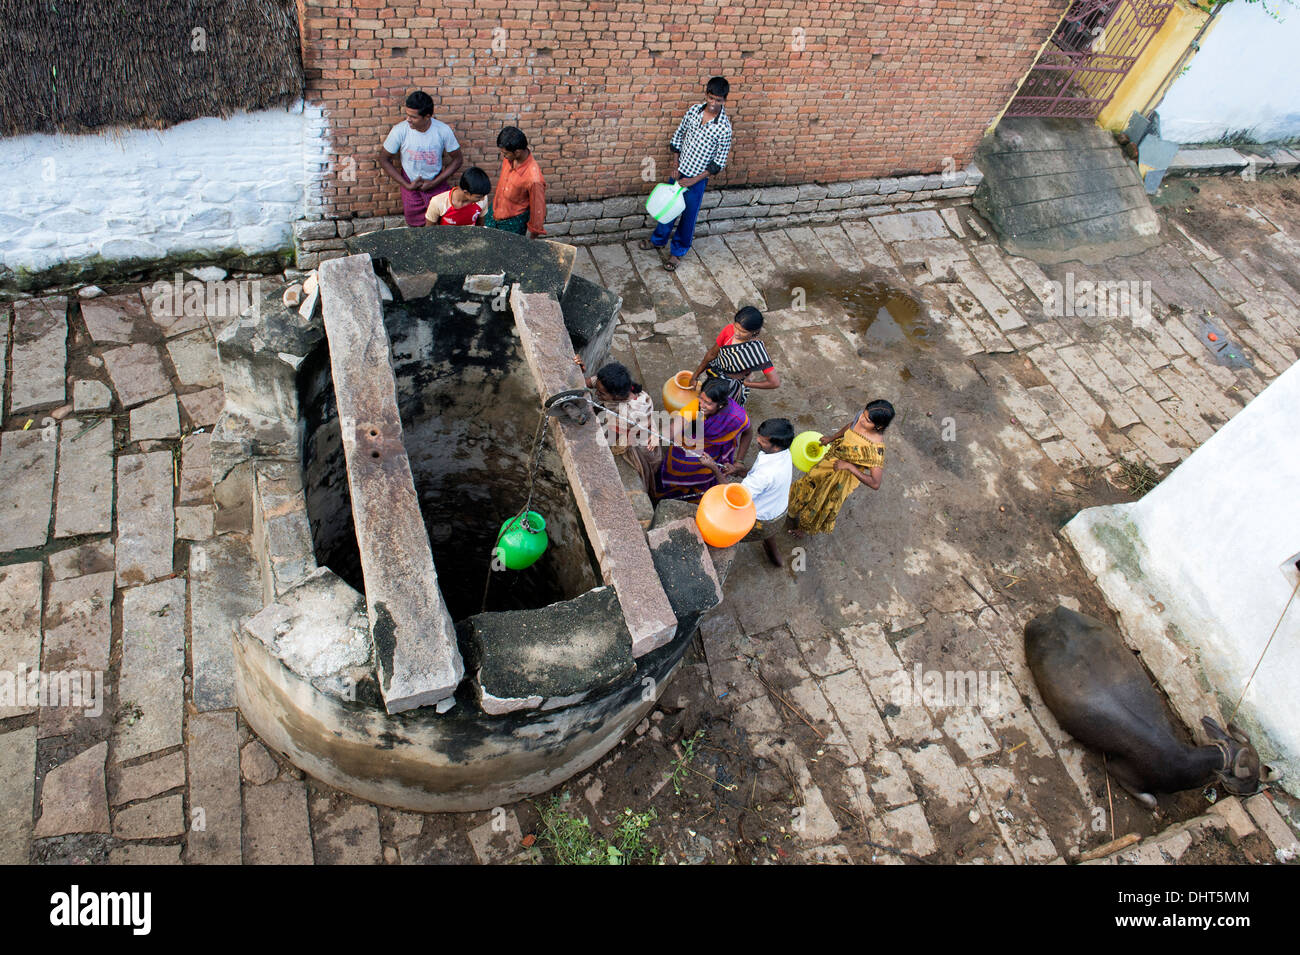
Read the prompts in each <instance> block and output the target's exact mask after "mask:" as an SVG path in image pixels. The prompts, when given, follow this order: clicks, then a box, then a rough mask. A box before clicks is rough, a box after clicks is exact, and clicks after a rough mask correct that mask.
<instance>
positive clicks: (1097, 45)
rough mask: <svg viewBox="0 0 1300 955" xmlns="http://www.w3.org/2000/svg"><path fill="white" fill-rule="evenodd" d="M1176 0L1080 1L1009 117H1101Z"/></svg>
mask: <svg viewBox="0 0 1300 955" xmlns="http://www.w3.org/2000/svg"><path fill="white" fill-rule="evenodd" d="M1173 7H1174V0H1074V2H1073V3H1072V4H1071V5H1070V10H1069V12H1068V13H1066V15H1065V19H1064V20H1062V21H1061V24H1060V26H1058V27H1057V28H1056V32H1055V33H1053V34H1052V40H1051V43H1050V45H1049V46H1048V47H1047V49H1045V50H1044V51H1043V53H1042V55H1041V56H1039V58H1038V62H1037V63H1035V64H1034V66H1033V68H1032V69H1031V70H1030V71H1029V76H1028V77H1026V78H1025V82H1024V83H1023V84H1021V87H1020V90H1019V91H1018V92H1017V93H1016V96H1015V98H1014V99H1013V100H1012V101H1011V105H1010V106H1008V107H1007V111H1006V113H1005V115H1007V116H1062V117H1073V118H1076V119H1096V118H1097V115H1098V114H1099V113H1100V112H1101V110H1102V107H1104V106H1105V105H1106V104H1107V103H1108V102H1110V98H1111V97H1112V96H1114V95H1115V90H1116V89H1117V88H1118V87H1119V84H1120V82H1121V81H1122V80H1123V79H1124V77H1125V75H1127V74H1128V71H1129V69H1130V68H1131V67H1132V66H1133V64H1134V63H1135V62H1137V58H1138V57H1139V56H1141V55H1142V51H1143V50H1145V49H1146V45H1147V43H1148V42H1150V40H1151V38H1152V37H1153V36H1155V35H1156V34H1157V33H1158V32H1159V31H1160V28H1161V27H1162V26H1164V23H1165V18H1166V17H1167V16H1168V15H1169V11H1170V10H1172V9H1173Z"/></svg>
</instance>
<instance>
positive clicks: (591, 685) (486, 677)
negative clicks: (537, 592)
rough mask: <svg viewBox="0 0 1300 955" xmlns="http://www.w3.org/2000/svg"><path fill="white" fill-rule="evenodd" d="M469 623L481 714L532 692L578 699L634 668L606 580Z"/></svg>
mask: <svg viewBox="0 0 1300 955" xmlns="http://www.w3.org/2000/svg"><path fill="white" fill-rule="evenodd" d="M468 624H469V626H468V627H467V628H466V629H467V631H468V635H469V643H470V645H472V646H473V648H474V649H473V651H472V652H471V651H470V650H469V649H466V653H470V654H471V655H472V656H474V657H476V658H477V664H478V685H479V687H480V690H481V693H480V702H481V704H482V706H483V710H484V712H486V713H491V714H499V713H507V712H510V711H512V710H515V709H523V708H525V707H526V706H528V703H529V701H531V700H534V699H536V700H539V701H544V700H557V699H566V700H567V699H573V698H576V699H582V698H583V697H585V696H586V695H587V694H588V693H602V692H604V691H605V690H606V689H607V688H608V687H610V686H611V685H613V684H614V683H617V682H618V681H619V680H623V679H626V678H627V677H629V676H631V675H632V673H633V672H634V671H635V669H636V664H635V663H634V662H633V660H632V654H631V648H630V641H629V640H628V633H627V628H626V627H625V626H624V624H623V619H622V613H621V611H620V610H619V605H618V598H617V596H616V595H615V593H614V591H613V589H612V588H609V587H597V588H596V589H594V590H589V591H587V592H586V593H585V594H583V595H581V596H580V597H575V598H574V599H573V600H566V601H563V602H561V603H556V604H553V605H551V606H550V607H544V608H542V609H540V610H514V611H511V612H509V613H483V614H477V615H476V616H474V617H471V618H470V619H469V621H468ZM537 705H541V703H540V702H539V703H538V704H537Z"/></svg>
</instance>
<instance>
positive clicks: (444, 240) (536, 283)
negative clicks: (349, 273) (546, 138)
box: [344, 226, 577, 358]
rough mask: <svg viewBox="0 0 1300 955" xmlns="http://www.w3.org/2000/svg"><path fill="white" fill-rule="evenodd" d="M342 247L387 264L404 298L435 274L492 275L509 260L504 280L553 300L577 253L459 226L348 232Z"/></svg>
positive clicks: (424, 289) (425, 287)
mask: <svg viewBox="0 0 1300 955" xmlns="http://www.w3.org/2000/svg"><path fill="white" fill-rule="evenodd" d="M431 232H432V233H433V234H435V235H436V237H437V241H436V242H431V241H429V238H430V233H431ZM502 240H507V241H508V242H509V244H510V246H511V248H510V250H509V252H508V259H503V251H502V246H503V244H504V243H503V242H502ZM344 245H346V246H347V248H348V249H349V250H350V251H351V252H354V253H356V252H362V253H368V254H369V255H370V256H372V257H373V258H374V259H375V261H380V260H382V261H383V262H385V263H387V265H388V268H389V270H390V271H391V273H392V275H393V278H394V280H395V281H397V284H398V289H399V291H401V292H402V295H403V297H404V298H407V299H410V298H413V297H418V296H419V295H427V294H428V291H429V289H431V288H432V287H433V282H434V281H436V280H437V276H439V275H490V274H495V273H499V272H500V271H501V264H502V262H503V261H509V263H510V279H511V281H513V282H516V283H518V284H519V285H520V286H522V287H523V289H524V291H526V292H546V293H550V294H551V295H554V296H556V297H557V298H558V297H560V296H561V295H563V294H564V290H565V289H566V288H567V287H568V284H569V274H570V273H571V272H572V271H573V258H574V256H575V255H576V254H577V250H575V249H574V248H573V246H571V245H564V244H561V243H559V242H547V241H538V240H536V239H527V238H524V237H523V236H516V235H511V234H509V233H501V232H497V233H495V234H493V235H491V236H489V235H487V234H486V233H485V232H483V231H480V230H478V229H464V228H461V227H459V226H425V227H423V228H420V229H409V228H407V229H385V230H384V231H382V232H370V233H367V234H366V235H360V236H353V237H352V238H350V239H348V240H347V241H346V242H345V243H344ZM417 277H419V281H418V282H416V283H415V284H414V285H411V284H410V283H408V282H407V281H406V279H408V278H410V279H412V280H414V279H416V278H417ZM371 281H372V282H373V279H372V280H371ZM408 289H411V290H412V291H413V292H414V293H415V294H414V295H413V294H409V293H408V291H407V290H408ZM569 357H570V358H572V357H573V356H572V355H570V356H569Z"/></svg>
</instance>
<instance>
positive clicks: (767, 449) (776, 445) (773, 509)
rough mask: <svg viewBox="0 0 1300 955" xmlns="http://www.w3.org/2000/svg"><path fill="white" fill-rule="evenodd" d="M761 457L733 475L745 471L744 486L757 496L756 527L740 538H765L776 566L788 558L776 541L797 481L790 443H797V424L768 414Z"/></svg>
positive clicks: (761, 429) (761, 430)
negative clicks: (792, 488)
mask: <svg viewBox="0 0 1300 955" xmlns="http://www.w3.org/2000/svg"><path fill="white" fill-rule="evenodd" d="M756 440H757V442H758V447H759V452H758V457H757V458H755V459H754V463H753V464H752V465H750V467H749V468H748V469H746V468H737V469H736V470H735V471H733V472H732V474H733V476H740V475H743V478H744V479H743V480H742V481H741V482H740V484H741V486H742V487H743V488H745V490H747V491H748V492H749V496H750V497H752V498H753V499H754V510H755V511H756V512H757V517H758V520H757V521H755V522H754V529H753V530H752V531H750V532H749V533H748V534H746V535H745V536H744V537H743V538H741V543H744V542H745V541H762V542H763V550H764V551H766V553H767V559H768V560H770V561H771V562H772V563H773V564H775V565H776V566H777V567H782V566H784V565H785V562H784V561H783V560H782V559H781V554H780V552H779V551H778V550H777V549H776V544H775V543H774V542H773V541H774V538H775V537H776V534H777V532H778V531H779V530H780V529H781V527H782V525H783V524H784V522H785V521H784V519H785V512H786V508H787V507H788V506H789V504H790V485H791V483H792V482H793V481H794V471H793V468H794V460H793V459H792V457H791V455H790V445H791V444H793V443H794V425H792V424H791V423H790V422H789V421H788V420H787V419H785V418H768V419H767V420H766V421H764V422H763V423H762V424H760V425H759V426H758V435H757V437H756Z"/></svg>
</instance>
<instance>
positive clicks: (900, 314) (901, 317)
mask: <svg viewBox="0 0 1300 955" xmlns="http://www.w3.org/2000/svg"><path fill="white" fill-rule="evenodd" d="M836 298H837V299H838V300H839V302H840V304H841V305H843V306H844V308H845V310H846V311H847V312H848V313H849V319H850V321H851V322H852V323H853V326H852V327H853V330H854V331H856V332H858V334H860V335H861V336H862V337H863V338H864V339H865V340H866V341H868V342H873V343H875V344H880V345H894V344H898V343H899V342H910V343H911V344H914V345H920V344H925V343H926V342H928V341H929V339H930V327H929V324H928V323H927V322H926V321H925V319H924V317H923V316H922V314H921V305H920V303H919V302H917V301H916V299H914V298H912V297H911V296H910V295H906V294H904V293H903V292H901V291H899V290H898V289H896V288H894V287H893V286H891V285H887V284H886V283H884V282H868V283H866V284H865V285H857V286H852V287H847V288H844V289H842V290H841V291H840V292H839V294H838V295H837V296H836Z"/></svg>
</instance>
